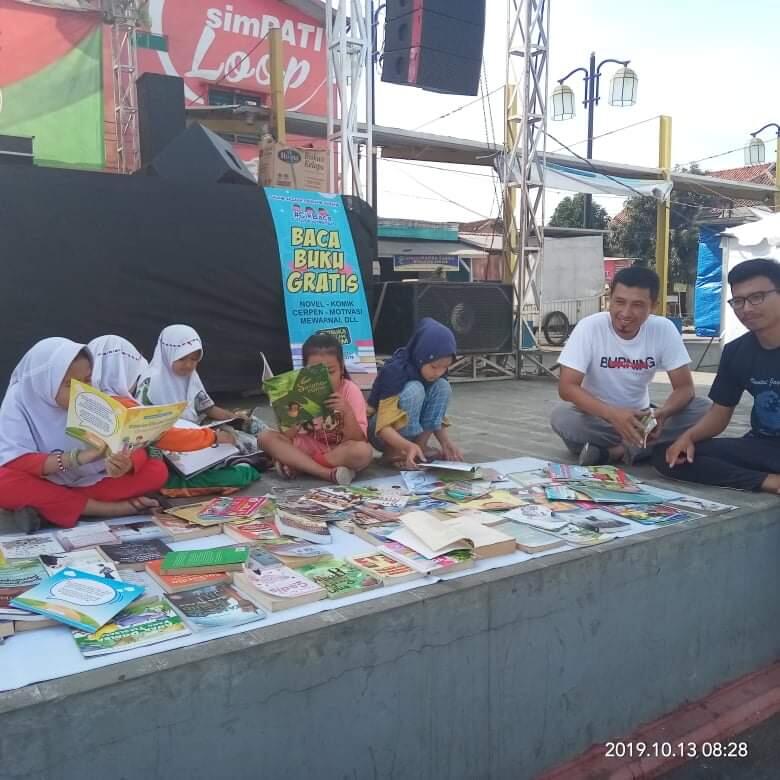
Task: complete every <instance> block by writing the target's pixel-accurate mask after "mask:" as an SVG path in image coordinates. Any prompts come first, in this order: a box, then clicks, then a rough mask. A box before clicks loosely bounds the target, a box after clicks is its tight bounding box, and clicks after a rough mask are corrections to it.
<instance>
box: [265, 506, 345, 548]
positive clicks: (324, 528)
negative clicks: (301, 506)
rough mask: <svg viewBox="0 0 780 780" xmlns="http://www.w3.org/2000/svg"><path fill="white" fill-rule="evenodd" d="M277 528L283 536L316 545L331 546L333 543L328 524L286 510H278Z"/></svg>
mask: <svg viewBox="0 0 780 780" xmlns="http://www.w3.org/2000/svg"><path fill="white" fill-rule="evenodd" d="M276 527H277V529H278V530H279V533H280V534H281V535H282V536H294V537H295V538H297V539H303V540H304V541H306V542H313V543H314V544H330V543H331V542H332V541H333V539H332V537H331V535H330V531H329V530H328V524H327V523H326V522H324V521H322V520H318V519H316V518H314V517H306V515H298V514H293V513H292V512H286V511H285V510H284V509H277V510H276Z"/></svg>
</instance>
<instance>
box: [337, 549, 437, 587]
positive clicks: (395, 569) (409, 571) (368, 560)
mask: <svg viewBox="0 0 780 780" xmlns="http://www.w3.org/2000/svg"><path fill="white" fill-rule="evenodd" d="M350 562H351V563H353V564H354V565H355V566H357V567H358V568H359V569H363V570H365V571H367V572H368V573H369V574H371V575H372V576H373V577H376V578H377V579H378V580H381V581H382V582H384V583H386V584H388V585H392V584H394V583H397V582H407V581H408V580H413V579H418V578H419V577H422V576H423V575H422V572H420V571H418V570H417V569H413V568H412V567H411V566H409V565H408V564H406V563H402V562H401V561H399V560H397V559H396V558H393V557H392V556H390V555H388V554H387V553H380V552H376V553H368V554H366V555H353V556H352V557H351V558H350Z"/></svg>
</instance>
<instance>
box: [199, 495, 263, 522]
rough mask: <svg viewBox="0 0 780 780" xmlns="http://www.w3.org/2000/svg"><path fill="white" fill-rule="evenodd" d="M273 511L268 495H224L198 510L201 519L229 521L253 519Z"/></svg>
mask: <svg viewBox="0 0 780 780" xmlns="http://www.w3.org/2000/svg"><path fill="white" fill-rule="evenodd" d="M270 511H271V506H270V501H269V499H268V497H267V496H258V497H253V496H239V497H238V498H230V497H229V496H223V497H220V498H214V499H212V500H211V501H209V502H208V503H207V504H206V506H204V507H203V509H202V510H201V511H200V512H198V517H199V518H200V519H201V520H218V521H221V522H223V523H229V522H232V521H234V520H252V519H254V518H256V517H257V516H258V515H260V514H268V512H270Z"/></svg>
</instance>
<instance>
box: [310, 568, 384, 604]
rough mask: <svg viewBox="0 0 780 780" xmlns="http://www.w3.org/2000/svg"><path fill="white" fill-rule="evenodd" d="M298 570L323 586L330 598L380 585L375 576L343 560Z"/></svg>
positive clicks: (348, 594)
mask: <svg viewBox="0 0 780 780" xmlns="http://www.w3.org/2000/svg"><path fill="white" fill-rule="evenodd" d="M298 571H299V572H300V573H301V574H302V575H303V576H304V577H308V578H309V579H310V580H311V581H312V582H314V583H316V584H317V585H319V586H320V587H321V588H324V589H325V591H326V592H327V594H328V598H331V599H335V598H340V597H341V596H351V595H354V594H355V593H363V592H364V591H367V590H373V589H374V588H378V587H380V586H381V585H382V583H381V581H380V580H378V579H377V578H376V577H372V576H371V575H370V574H368V573H367V572H365V571H363V570H362V569H359V568H358V567H357V566H354V565H353V564H351V563H350V562H349V561H345V560H338V559H337V560H332V561H326V562H325V563H314V564H308V565H306V566H302V567H301V568H300V569H299V570H298Z"/></svg>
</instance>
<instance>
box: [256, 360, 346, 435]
mask: <svg viewBox="0 0 780 780" xmlns="http://www.w3.org/2000/svg"><path fill="white" fill-rule="evenodd" d="M263 390H265V392H266V394H267V395H268V400H269V401H270V402H271V408H272V409H273V410H274V414H275V415H276V419H277V420H278V421H279V427H280V428H281V429H282V430H287V429H288V428H292V427H293V426H296V425H299V426H302V427H304V428H306V427H308V426H312V430H313V429H314V428H313V423H314V421H316V420H317V419H321V418H324V417H327V415H328V409H327V407H326V406H325V402H326V401H327V400H328V398H330V396H331V395H333V386H332V385H331V382H330V375H329V374H328V369H327V368H326V367H325V366H324V365H322V364H321V363H318V364H317V365H316V366H304V367H303V368H298V369H295V370H294V371H287V372H285V373H284V374H279V375H277V376H275V377H272V378H270V379H267V380H266V381H265V382H263Z"/></svg>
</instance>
